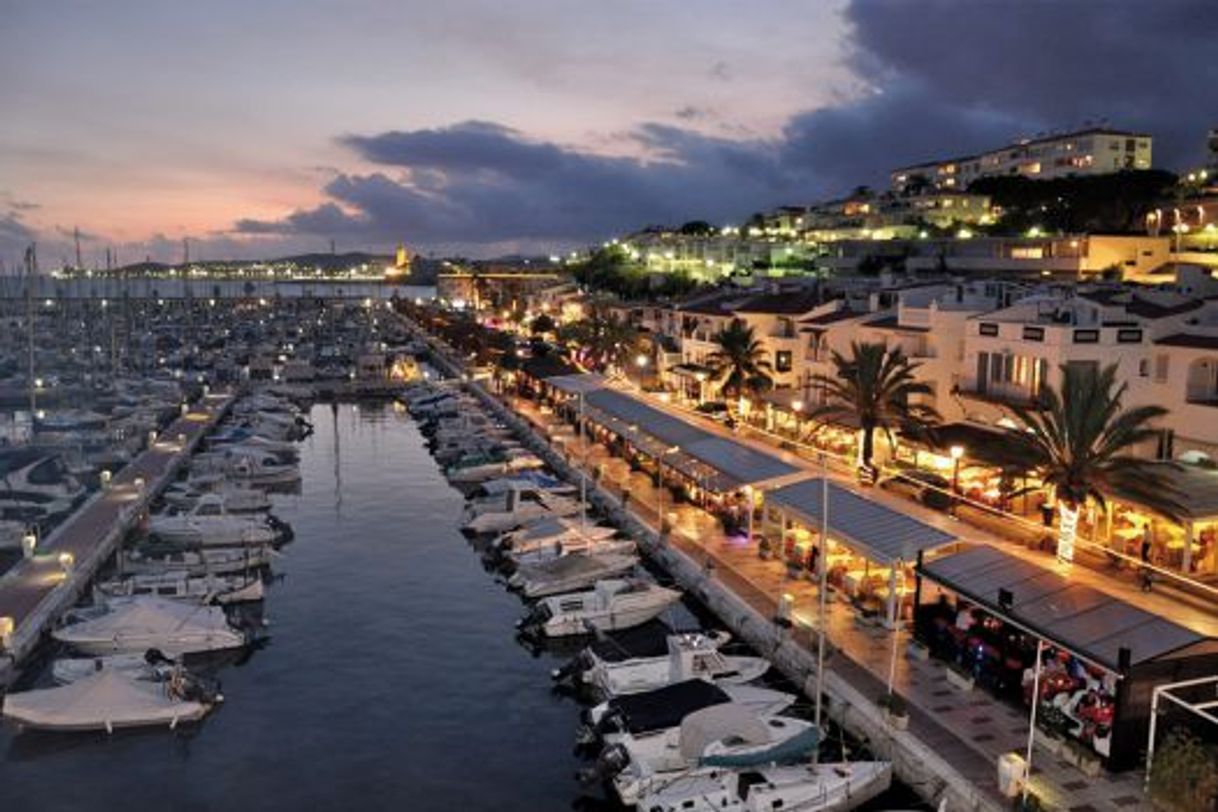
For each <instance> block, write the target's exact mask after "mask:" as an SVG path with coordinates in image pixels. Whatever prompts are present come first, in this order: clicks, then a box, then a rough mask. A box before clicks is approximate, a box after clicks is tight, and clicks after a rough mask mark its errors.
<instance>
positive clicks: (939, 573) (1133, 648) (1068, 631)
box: [921, 546, 1218, 672]
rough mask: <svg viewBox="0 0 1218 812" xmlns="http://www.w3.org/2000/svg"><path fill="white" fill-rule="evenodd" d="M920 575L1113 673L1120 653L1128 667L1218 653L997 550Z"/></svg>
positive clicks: (979, 551) (951, 558) (930, 565)
mask: <svg viewBox="0 0 1218 812" xmlns="http://www.w3.org/2000/svg"><path fill="white" fill-rule="evenodd" d="M921 572H922V574H923V575H924V576H925V577H926V578H927V580H929V581H933V582H935V583H937V584H942V585H943V586H945V587H947V588H948V589H951V590H952V591H954V592H956V593H957V594H959V595H961V596H963V597H965V598H967V599H968V600H971V601H973V602H974V603H976V604H978V605H979V606H981V607H982V608H984V609H986V610H987V611H989V612H991V613H993V614H995V615H998V616H1000V617H1004V618H1007V619H1009V620H1011V621H1012V622H1014V623H1015V624H1016V625H1018V626H1021V627H1023V628H1025V629H1027V630H1028V631H1029V632H1031V633H1033V634H1035V635H1037V636H1039V637H1041V638H1042V639H1044V640H1045V641H1046V642H1048V643H1050V644H1054V645H1058V646H1060V647H1062V648H1065V649H1067V650H1069V651H1071V652H1073V653H1075V654H1077V655H1078V656H1080V657H1082V658H1083V659H1086V660H1090V661H1092V662H1094V663H1096V664H1098V665H1102V666H1104V667H1105V668H1108V669H1110V670H1112V671H1113V672H1117V671H1119V669H1120V650H1121V649H1122V648H1127V649H1129V653H1130V665H1137V664H1139V663H1144V662H1149V661H1151V660H1155V659H1158V658H1160V657H1164V656H1166V655H1169V654H1173V653H1176V652H1179V651H1180V650H1181V649H1184V648H1186V647H1190V646H1193V645H1196V644H1198V643H1205V642H1207V641H1208V642H1209V643H1210V644H1211V645H1210V646H1207V647H1206V648H1214V647H1216V646H1218V640H1214V639H1213V638H1207V637H1205V636H1204V635H1202V634H1199V633H1198V632H1195V631H1193V630H1191V629H1188V628H1185V627H1184V626H1181V625H1179V624H1177V623H1173V622H1172V621H1170V620H1166V619H1165V618H1163V617H1160V616H1159V615H1156V614H1152V613H1151V612H1147V611H1145V610H1144V609H1141V608H1139V607H1137V606H1134V605H1133V604H1131V603H1127V602H1125V601H1123V600H1121V599H1119V598H1115V597H1113V596H1111V595H1109V594H1107V593H1104V592H1100V591H1099V590H1098V589H1094V588H1092V587H1089V586H1086V585H1085V584H1081V583H1078V582H1077V581H1071V580H1069V579H1067V578H1065V577H1063V576H1061V575H1058V574H1057V573H1056V572H1053V571H1051V570H1047V569H1045V568H1044V567H1041V566H1039V565H1037V564H1035V563H1033V562H1031V561H1027V560H1025V559H1022V558H1019V557H1017V556H1013V555H1011V554H1009V553H1005V552H1003V551H1002V550H999V549H997V548H995V547H989V546H978V547H971V548H969V549H966V550H964V551H962V552H959V553H954V554H952V555H948V556H944V557H942V558H938V559H935V560H934V561H930V562H927V563H926V564H924V565H923V566H922V568H921ZM999 590H1007V591H1009V592H1010V593H1011V596H1012V598H1013V600H1012V602H1011V604H1010V606H1009V607H1003V606H1000V605H999V601H998V593H999Z"/></svg>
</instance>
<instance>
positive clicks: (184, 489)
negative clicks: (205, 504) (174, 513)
mask: <svg viewBox="0 0 1218 812" xmlns="http://www.w3.org/2000/svg"><path fill="white" fill-rule="evenodd" d="M208 494H215V495H216V496H219V497H220V502H221V504H222V505H223V506H224V512H225V513H260V512H262V511H264V510H270V509H271V507H272V503H271V497H270V495H268V494H267V492H266V491H263V490H260V489H258V488H251V487H247V486H242V485H239V484H237V483H235V482H228V481H227V480H226V479H224V478H223V477H219V476H212V477H197V478H195V479H192V480H190V481H189V482H178V483H174V484H173V485H170V486H169V487H168V488H166V489H165V492H164V494H162V498H164V500H165V504H167V505H169V506H170V507H173V508H176V509H177V510H190V509H191V508H193V507H194V506H195V505H197V504H198V503H199V500H200V499H202V498H203V497H204V496H205V495H208Z"/></svg>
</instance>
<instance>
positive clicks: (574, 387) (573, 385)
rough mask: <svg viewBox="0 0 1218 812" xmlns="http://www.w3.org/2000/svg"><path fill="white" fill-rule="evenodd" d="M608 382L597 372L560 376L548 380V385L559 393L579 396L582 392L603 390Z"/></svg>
mask: <svg viewBox="0 0 1218 812" xmlns="http://www.w3.org/2000/svg"><path fill="white" fill-rule="evenodd" d="M606 382H607V379H606V378H605V376H604V375H598V374H596V373H595V372H577V373H576V374H574V375H559V376H557V377H554V378H547V379H546V383H547V384H549V385H550V386H552V387H554V388H555V389H557V390H558V391H559V392H566V393H567V394H569V395H578V394H580V393H581V392H584V393H587V392H592V391H594V390H596V389H601V388H602V387H604V386H605V383H606Z"/></svg>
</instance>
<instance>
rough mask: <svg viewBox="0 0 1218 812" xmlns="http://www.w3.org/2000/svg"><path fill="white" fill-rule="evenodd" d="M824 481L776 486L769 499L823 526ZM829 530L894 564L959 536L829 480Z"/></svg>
mask: <svg viewBox="0 0 1218 812" xmlns="http://www.w3.org/2000/svg"><path fill="white" fill-rule="evenodd" d="M823 487H824V480H823V479H821V478H816V479H806V480H804V481H802V482H796V483H794V484H793V485H787V486H786V487H783V488H778V489H777V490H774V491H771V492H770V493H769V494H767V495H766V501H767V502H769V503H771V504H774V505H777V506H778V507H780V508H782V509H784V510H786V511H787V512H788V513H790V514H792V515H794V516H796V517H797V518H799V520H800V521H802V522H803V523H804V524H806V525H808V527H810V528H813V529H814V528H817V527H820V523H821V516H822V513H821V506H822V504H823V502H824V491H823ZM829 532H830V534H831V535H832V536H833V537H834V538H837V539H840V540H841V541H843V542H845V543H846V544H847V545H849V546H850V547H853V548H855V549H856V550H857V551H858V552H859V553H861V554H863V555H866V556H867V557H868V558H870V559H872V560H873V561H877V562H880V563H883V564H887V565H892V564H893V563H895V562H897V561H905V562H913V561H915V560H917V557H918V551H920V550H927V549H932V548H934V547H942V546H943V545H945V544H950V543H951V542H953V541H955V540H956V537H955V536H953V535H951V534H950V533H945V532H943V531H942V530H939V529H938V528H935V527H931V526H930V525H929V524H926V523H925V522H921V521H918V520H917V519H915V518H913V517H911V516H907V515H905V514H904V513H901V512H899V511H896V510H893V509H892V508H890V507H887V506H885V505H882V504H880V503H879V502H873V501H872V500H870V499H867V498H866V497H863V496H860V495H859V494H857V493H855V492H854V491H851V490H848V489H847V488H845V487H843V486H841V485H838V484H835V483H832V482H831V483H829Z"/></svg>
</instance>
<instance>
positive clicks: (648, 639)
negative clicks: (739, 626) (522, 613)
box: [550, 620, 732, 682]
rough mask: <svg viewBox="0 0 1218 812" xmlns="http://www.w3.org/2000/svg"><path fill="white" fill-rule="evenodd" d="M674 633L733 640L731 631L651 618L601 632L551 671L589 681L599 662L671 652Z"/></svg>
mask: <svg viewBox="0 0 1218 812" xmlns="http://www.w3.org/2000/svg"><path fill="white" fill-rule="evenodd" d="M674 634H683V635H698V636H700V637H701V638H703V640H705V641H706V644H707V645H710V646H714V647H716V648H719V647H722V646H724V645H726V644H727V643H728V641H730V640H731V639H732V635H731V632H726V631H720V630H717V629H715V630H709V631H704V630H702V629H679V630H676V629H673V628H671V627H669V626H668V625H667V624H665V623H664V622H663V621H660V620H651V621H648V622H647V623H642V624H640V625H638V626H635V627H633V628H630V629H624V630H622V631H619V632H612V633H605V634H598V635H597V639H596V640H593V641H592V642H591V643H589V644H588V645H587V646H585V647H584V648H583V650H581V651H580V652H579V654H577V655H575V657H573V658H572V659H571V661H570V662H568V663H567V664H566V665H564V666H563V667H561V668H556V669H554V670H553V671H551V672H550V675H551V676H552V677H553V678H554V680H555V681H559V682H561V681H564V680H568V679H572V680H576V681H579V682H586V681H587V679H588V678H587V672H589V671H590V670H592V669H593V668H596V667H597V666H598V665H599V664H607V665H612V664H615V663H623V662H626V661H627V660H635V659H639V658H648V657H665V656H667V655H668V638H669V637H672V636H673V635H674Z"/></svg>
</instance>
